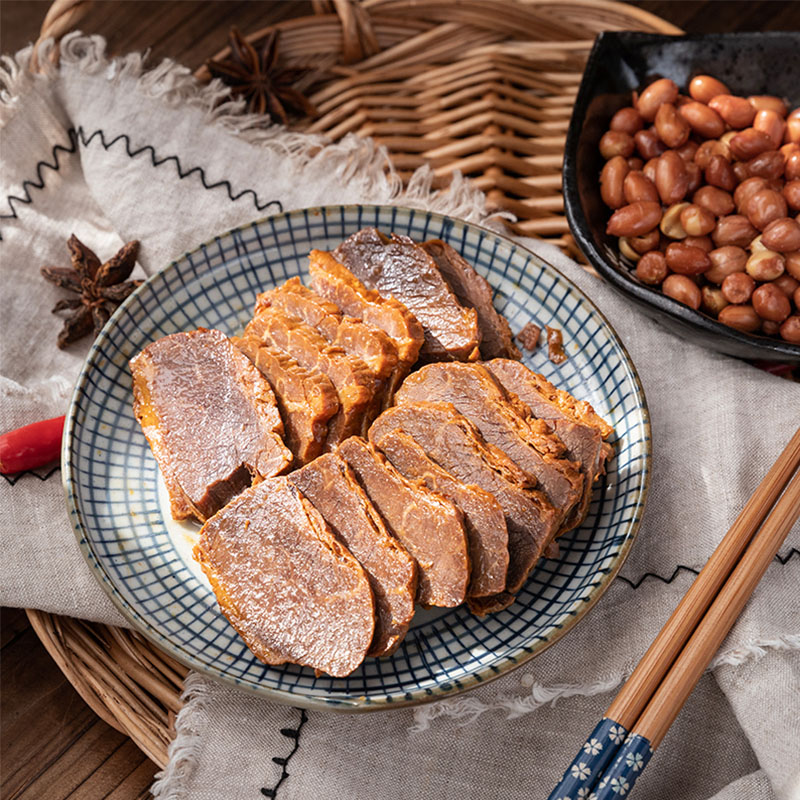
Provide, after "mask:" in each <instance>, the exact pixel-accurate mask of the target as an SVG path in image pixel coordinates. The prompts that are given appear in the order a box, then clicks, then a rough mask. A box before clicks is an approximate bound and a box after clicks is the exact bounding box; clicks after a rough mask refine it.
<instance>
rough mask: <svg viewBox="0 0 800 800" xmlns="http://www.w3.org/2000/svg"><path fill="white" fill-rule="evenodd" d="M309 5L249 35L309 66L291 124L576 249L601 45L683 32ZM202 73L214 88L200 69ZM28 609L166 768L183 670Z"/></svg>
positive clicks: (500, 7)
mask: <svg viewBox="0 0 800 800" xmlns="http://www.w3.org/2000/svg"><path fill="white" fill-rule="evenodd" d="M89 7H90V0H55V2H54V3H53V5H52V6H51V7H50V10H49V11H48V13H47V16H46V17H45V20H44V23H43V25H42V31H41V35H40V39H39V41H42V40H44V39H46V38H49V37H54V38H56V39H59V38H60V37H61V36H63V35H64V34H65V33H67V32H68V31H69V30H71V29H73V28H74V27H75V25H77V24H78V21H79V20H80V19H81V18H82V17H83V16H84V14H85V13H86V11H87V10H88V9H89ZM314 9H315V12H316V14H315V15H314V16H311V17H303V18H298V19H292V20H288V21H285V22H282V23H279V24H277V25H275V26H270V27H268V28H264V29H262V30H259V31H256V32H254V33H252V34H250V35H249V36H247V39H248V40H249V41H251V42H253V43H256V44H257V43H258V42H260V41H261V40H262V39H263V38H264V37H265V36H267V35H268V34H269V33H270V32H271V31H272V30H276V29H277V30H279V31H280V36H281V38H280V52H281V58H282V60H283V61H284V62H286V64H287V65H288V66H298V67H308V68H310V71H309V73H308V76H307V78H306V79H305V84H304V85H301V86H300V88H301V89H303V90H304V91H305V93H306V94H307V96H308V97H309V99H310V100H311V101H312V103H314V105H315V106H316V108H317V109H318V112H319V114H318V116H317V117H316V118H314V119H302V120H299V121H296V122H295V123H294V124H293V127H294V128H296V129H298V130H306V131H310V132H315V133H322V134H325V135H327V136H329V137H330V138H331V139H333V140H336V139H339V138H341V137H342V136H345V135H346V134H348V133H354V134H356V135H358V136H364V137H367V136H371V137H373V138H374V139H375V141H376V142H378V143H379V144H381V145H383V146H385V147H386V149H387V151H388V153H389V157H390V159H391V162H392V164H393V165H394V167H395V169H396V170H397V171H398V173H399V174H400V176H401V177H402V178H403V179H405V180H407V179H408V178H409V177H410V175H411V174H412V172H413V171H414V170H415V169H416V168H417V167H419V166H422V165H424V164H429V165H430V166H431V168H432V169H433V172H434V175H435V185H437V186H438V187H444V186H446V185H447V183H448V181H449V178H450V176H451V175H452V174H453V172H454V171H455V170H460V171H461V172H462V173H463V174H465V175H468V176H469V177H471V178H472V179H473V181H474V182H475V184H476V185H477V186H478V187H480V188H481V189H482V190H483V191H484V192H486V196H487V201H488V204H489V206H490V208H491V209H493V210H503V211H509V212H511V213H512V214H513V215H514V216H515V217H516V218H517V221H516V222H515V223H513V224H512V225H511V228H512V229H513V231H514V232H516V233H520V234H523V235H529V236H539V237H543V238H547V239H549V240H550V241H552V242H553V243H555V244H557V245H559V246H561V247H562V248H565V249H566V250H568V251H570V252H573V253H575V246H574V242H573V241H572V238H571V237H570V235H569V229H568V226H567V221H566V218H565V217H564V205H563V199H562V196H561V163H562V158H563V146H564V139H565V135H566V130H567V126H568V124H569V119H570V115H571V113H572V105H573V102H574V99H575V95H576V93H577V90H578V85H579V83H580V79H581V74H582V71H583V66H584V64H585V61H586V57H587V56H588V53H589V50H590V49H591V46H592V42H593V39H594V36H595V35H596V34H597V33H598V32H600V31H603V30H640V31H650V32H657V33H669V34H672V33H674V34H678V33H681V31H680V29H678V28H676V27H675V26H673V25H671V24H669V23H667V22H665V21H664V20H661V19H660V18H658V17H655V16H653V15H652V14H649V13H647V12H644V11H641V10H640V9H638V8H635V7H633V6H628V5H624V4H623V3H618V2H613V0H438V2H437V1H436V0H363V1H362V2H360V3H358V2H355V0H331V1H327V0H314ZM220 35H221V36H222V35H224V33H223V32H220ZM34 52H35V51H34ZM227 55H228V50H227V48H226V49H225V50H222V51H220V52H219V53H217V54H215V55H214V56H213V58H215V59H224V58H226V57H227ZM53 56H54V57H55V58H57V50H54V51H53ZM31 66H32V68H34V69H36V68H37V66H38V65H37V64H36V62H35V61H33V62H32V65H31ZM196 76H197V77H198V78H199V79H200V80H203V81H208V80H210V77H211V76H210V74H209V73H208V71H207V70H206V69H205V68H201V69H200V70H198V72H197V73H196ZM27 613H28V617H29V619H30V621H31V625H32V626H33V628H34V630H35V631H36V633H37V635H38V636H39V638H40V639H41V640H42V642H43V643H44V645H45V647H46V648H47V650H48V651H49V653H50V654H51V656H52V657H53V658H54V660H55V661H56V663H57V664H58V665H59V667H60V668H61V670H62V671H63V672H64V674H65V675H66V676H67V678H68V679H69V680H70V682H71V683H72V684H73V686H74V687H75V688H76V690H77V691H78V693H79V694H80V695H81V697H83V699H84V700H85V701H86V702H87V703H88V704H89V705H90V706H91V707H92V708H93V709H94V711H96V712H97V714H98V715H99V716H100V717H101V718H102V719H104V720H105V721H106V722H108V723H109V724H110V725H112V726H113V727H115V728H117V729H118V730H120V731H123V732H124V733H126V734H128V735H129V736H131V738H132V739H133V740H134V741H135V742H136V743H137V744H138V746H139V747H140V748H141V749H142V751H143V752H144V753H145V754H146V755H147V756H149V757H150V758H151V759H152V760H153V761H154V762H155V763H156V764H158V765H159V766H162V767H163V766H164V765H165V764H166V761H167V747H168V745H169V742H170V741H171V740H172V736H173V733H174V719H175V715H176V714H177V712H178V711H179V710H180V708H181V700H180V694H181V691H182V688H183V680H184V678H185V676H186V674H187V671H188V670H187V669H186V667H184V666H183V665H181V664H179V663H177V662H176V661H174V660H173V659H172V658H170V657H169V656H168V655H166V654H165V653H163V652H161V651H160V650H158V648H156V647H155V646H154V645H152V644H150V643H149V642H148V641H146V640H145V639H143V638H142V637H141V636H139V634H137V633H135V632H133V631H130V630H124V629H119V628H114V627H111V626H107V625H100V624H97V623H91V622H84V621H80V620H74V619H70V618H68V617H60V616H57V615H53V614H48V613H45V612H42V611H34V610H28V612H27Z"/></svg>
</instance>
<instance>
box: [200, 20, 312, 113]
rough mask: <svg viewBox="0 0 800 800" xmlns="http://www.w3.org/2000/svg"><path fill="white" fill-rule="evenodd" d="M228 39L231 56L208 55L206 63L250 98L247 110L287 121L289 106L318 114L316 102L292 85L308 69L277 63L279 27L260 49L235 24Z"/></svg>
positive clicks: (215, 75)
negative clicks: (219, 57)
mask: <svg viewBox="0 0 800 800" xmlns="http://www.w3.org/2000/svg"><path fill="white" fill-rule="evenodd" d="M229 42H230V48H231V54H230V57H229V58H227V59H225V60H224V61H214V60H212V59H209V60H208V61H207V62H206V66H207V67H208V70H209V72H210V73H211V74H212V75H213V76H214V77H215V78H220V79H221V80H222V82H223V83H225V84H227V85H228V86H230V87H231V91H232V92H233V93H234V94H237V95H240V96H241V97H244V98H245V100H247V110H248V111H250V112H251V113H253V114H268V115H269V116H270V117H272V119H273V120H280V121H281V122H282V123H283V124H284V125H286V124H287V123H288V121H289V116H288V114H287V113H286V112H287V109H289V110H294V111H298V112H302V113H304V114H307V115H308V116H312V117H313V116H315V115H316V113H317V111H316V109H315V108H314V106H313V105H312V104H311V103H310V102H309V101H308V100H307V99H306V98H305V97H303V95H302V94H300V92H298V91H297V89H295V88H294V86H293V84H294V83H296V82H297V80H298V79H299V78H300V77H301V76H302V75H303V74H304V72H305V70H302V69H289V68H288V67H280V66H278V31H272V32H271V33H270V34H269V36H267V38H266V39H265V40H264V42H263V44H262V45H261V47H260V49H259V50H256V49H255V47H253V45H252V44H250V42H248V41H247V40H246V39H245V38H244V36H242V34H241V33H240V32H239V29H238V28H236V27H233V28H231V30H230V34H229Z"/></svg>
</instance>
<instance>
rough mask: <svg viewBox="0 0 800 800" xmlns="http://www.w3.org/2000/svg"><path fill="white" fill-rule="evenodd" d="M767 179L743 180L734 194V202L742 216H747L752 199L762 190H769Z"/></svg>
mask: <svg viewBox="0 0 800 800" xmlns="http://www.w3.org/2000/svg"><path fill="white" fill-rule="evenodd" d="M769 188H770V187H769V186H768V184H767V180H766V178H747V180H743V181H742V182H741V183H740V184H739V185H738V186H737V187H736V190H735V191H734V193H733V202H734V203H736V210H737V211H738V212H739V213H740V214H746V213H747V212H746V211H745V209H746V208H747V203H748V201H749V200H750V198H751V197H752V196H753V195H754V194H755V193H756V192H760V191H761V190H762V189H769Z"/></svg>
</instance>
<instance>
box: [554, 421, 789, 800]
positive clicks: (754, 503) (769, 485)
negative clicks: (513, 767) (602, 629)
mask: <svg viewBox="0 0 800 800" xmlns="http://www.w3.org/2000/svg"><path fill="white" fill-rule="evenodd" d="M798 466H800V429H798V430H797V432H796V433H795V435H794V436H793V437H792V439H791V441H790V442H789V444H788V445H787V446H786V448H785V449H784V450H783V452H782V453H781V455H780V457H779V458H778V460H777V461H776V462H775V464H774V465H773V466H772V468H771V469H770V470H769V472H768V473H767V475H766V476H765V477H764V479H763V480H762V481H761V483H760V484H759V486H758V488H757V489H756V491H755V493H754V494H753V496H752V497H751V498H750V500H749V501H748V502H747V504H746V506H745V507H744V509H743V510H742V512H741V513H740V514H739V516H738V517H737V519H736V521H735V522H734V524H733V525H732V526H731V528H730V530H729V531H728V533H727V534H726V535H725V537H724V538H723V540H722V541H721V542H720V544H719V545H718V547H717V548H716V550H715V551H714V553H713V554H712V555H711V557H710V558H709V560H708V562H707V563H706V565H705V566H704V567H703V569H702V570H701V572H700V574H699V575H698V576H697V578H696V579H695V581H694V582H693V584H692V586H691V587H690V589H689V591H688V592H687V593H686V595H685V596H684V597H683V599H682V600H681V601H680V603H679V604H678V607H677V608H676V609H675V611H674V612H673V614H672V616H671V617H670V618H669V620H668V621H667V623H666V624H665V625H664V627H663V628H662V629H661V631H660V633H659V634H658V636H657V637H656V639H655V640H654V641H653V643H652V644H651V645H650V648H649V649H648V650H647V652H646V653H645V655H644V656H643V658H642V660H641V661H640V662H639V665H638V666H637V667H636V669H635V670H634V672H633V674H632V675H631V677H630V678H629V679H628V681H627V682H626V683H625V685H624V686H623V687H622V689H621V691H620V693H619V694H618V696H617V697H616V699H615V700H614V701H613V702H612V703H611V705H610V706H609V708H608V710H607V711H606V714H605V716H604V717H603V719H602V720H601V721H600V722H599V723H598V725H597V726H596V727H595V729H594V730H593V731H592V733H591V734H590V735H589V738H588V739H587V742H586V744H584V746H583V748H582V750H581V751H579V753H578V755H577V756H576V757H575V759H574V760H573V762H572V764H570V766H569V768H568V769H567V771H566V772H565V773H564V776H563V777H562V779H561V781H560V782H559V783H558V785H557V786H556V787H555V789H554V790H553V792H552V793H551V794H550V796H549V800H559V799H560V798H566V797H572V798H574V797H577V796H579V795H578V790H580V789H587V790H591V789H592V788H594V787H595V786H596V785H597V784H598V782H600V783H602V784H603V787H604V789H600V787H599V786H598V787H597V791H598V792H603V795H601V794H599V793H598V794H597V798H598V800H600V798H601V796H606V792H605V791H604V790H605V789H607V790H608V792H610V793H609V794H607V796H609V797H611V796H614V797H616V796H618V794H619V793H620V792H619V789H620V788H621V787H622V785H623V784H624V783H627V784H628V786H629V787H630V786H632V785H633V782H634V781H635V779H636V777H637V776H638V774H639V772H640V771H641V769H642V768H643V767H644V765H645V764H646V763H647V760H649V757H650V755H651V754H652V752H653V750H654V749H655V748H656V747H657V746H658V744H660V742H661V739H663V736H664V734H665V733H666V731H667V729H668V728H669V726H670V725H671V724H672V722H673V720H674V719H675V716H677V714H678V711H679V710H680V708H681V707H682V705H683V703H684V702H685V700H686V698H687V697H688V696H689V694H690V693H691V691H692V689H693V688H694V685H695V684H696V683H697V681H698V680H699V678H700V675H702V673H703V671H704V669H705V667H706V666H707V665H708V663H709V661H710V660H711V658H712V657H713V655H714V653H715V652H716V650H717V649H718V647H719V645H720V644H721V642H722V640H723V639H724V637H725V635H726V634H727V632H728V630H729V629H730V627H731V626H732V625H733V623H734V621H735V620H736V618H737V617H738V615H739V613H741V609H742V608H743V607H744V605H745V603H746V602H747V599H748V598H749V596H750V594H751V593H752V591H753V589H754V588H755V586H756V584H757V583H758V581H759V580H760V578H761V576H762V575H763V573H764V571H765V570H766V568H767V566H768V565H769V562H770V561H771V560H772V559H773V558H774V557H775V553H777V551H778V549H779V547H780V544H781V543H782V541H783V540H784V539H785V537H786V535H787V533H788V532H789V529H790V528H791V526H792V524H793V522H794V520H796V519H797V516H798V515H799V514H800V474H799V475H798V476H795V478H794V479H793V480H792V482H791V484H790V487H789V489H787V490H786V493H785V494H784V496H783V497H781V499H780V500H779V501H778V504H777V505H776V507H775V509H774V510H773V512H772V514H770V516H769V518H768V519H767V522H766V523H764V526H763V527H762V528H761V530H758V529H759V526H761V524H762V522H764V518H765V516H766V515H767V512H768V511H769V509H770V508H771V507H772V506H773V504H775V501H776V499H777V498H778V497H779V496H780V494H781V492H782V491H783V490H784V487H786V484H787V482H788V481H789V479H790V478H791V476H792V474H793V473H794V472H795V471H796V470H797V468H798ZM756 531H758V533H756ZM748 545H749V547H748ZM715 598H717V599H716V600H715ZM719 598H723V600H725V602H724V603H720V602H719ZM708 620H711V621H710V622H709V621H708ZM690 637H691V639H690ZM687 641H688V642H689V644H688V645H687ZM684 646H685V649H684ZM709 648H711V649H710V650H709ZM682 650H683V651H684V652H681V651H682ZM679 654H680V656H679ZM676 658H677V659H678V660H677V661H676ZM673 665H674V666H673ZM701 665H702V666H701ZM671 668H672V669H671ZM698 669H699V672H698V671H697V670H698ZM668 673H669V675H667V674H668ZM695 673H697V676H696V677H695V678H694V680H692V679H691V676H693V675H694V674H695ZM665 676H667V678H665ZM681 698H682V699H681ZM629 731H630V732H631V735H630V736H628V733H629ZM626 737H627V738H626ZM651 737H652V738H651ZM612 761H613V762H614V763H613V765H612V767H611V770H610V771H608V772H606V769H607V767H609V765H610V764H612ZM615 768H616V771H614V770H615ZM612 771H613V772H614V774H612ZM603 779H605V780H604V781H603ZM614 781H616V782H617V783H616V784H614ZM620 781H621V782H620ZM612 784H614V785H613V787H612ZM609 787H612V788H609ZM626 791H627V789H626Z"/></svg>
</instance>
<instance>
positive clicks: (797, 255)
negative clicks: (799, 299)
mask: <svg viewBox="0 0 800 800" xmlns="http://www.w3.org/2000/svg"><path fill="white" fill-rule="evenodd" d="M783 260H784V262H785V264H786V271H787V272H788V273H789V274H790V275H791V276H792V277H793V278H795V279H796V280H798V281H800V251H798V252H794V253H785V254H784V256H783ZM798 308H800V306H798Z"/></svg>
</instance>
